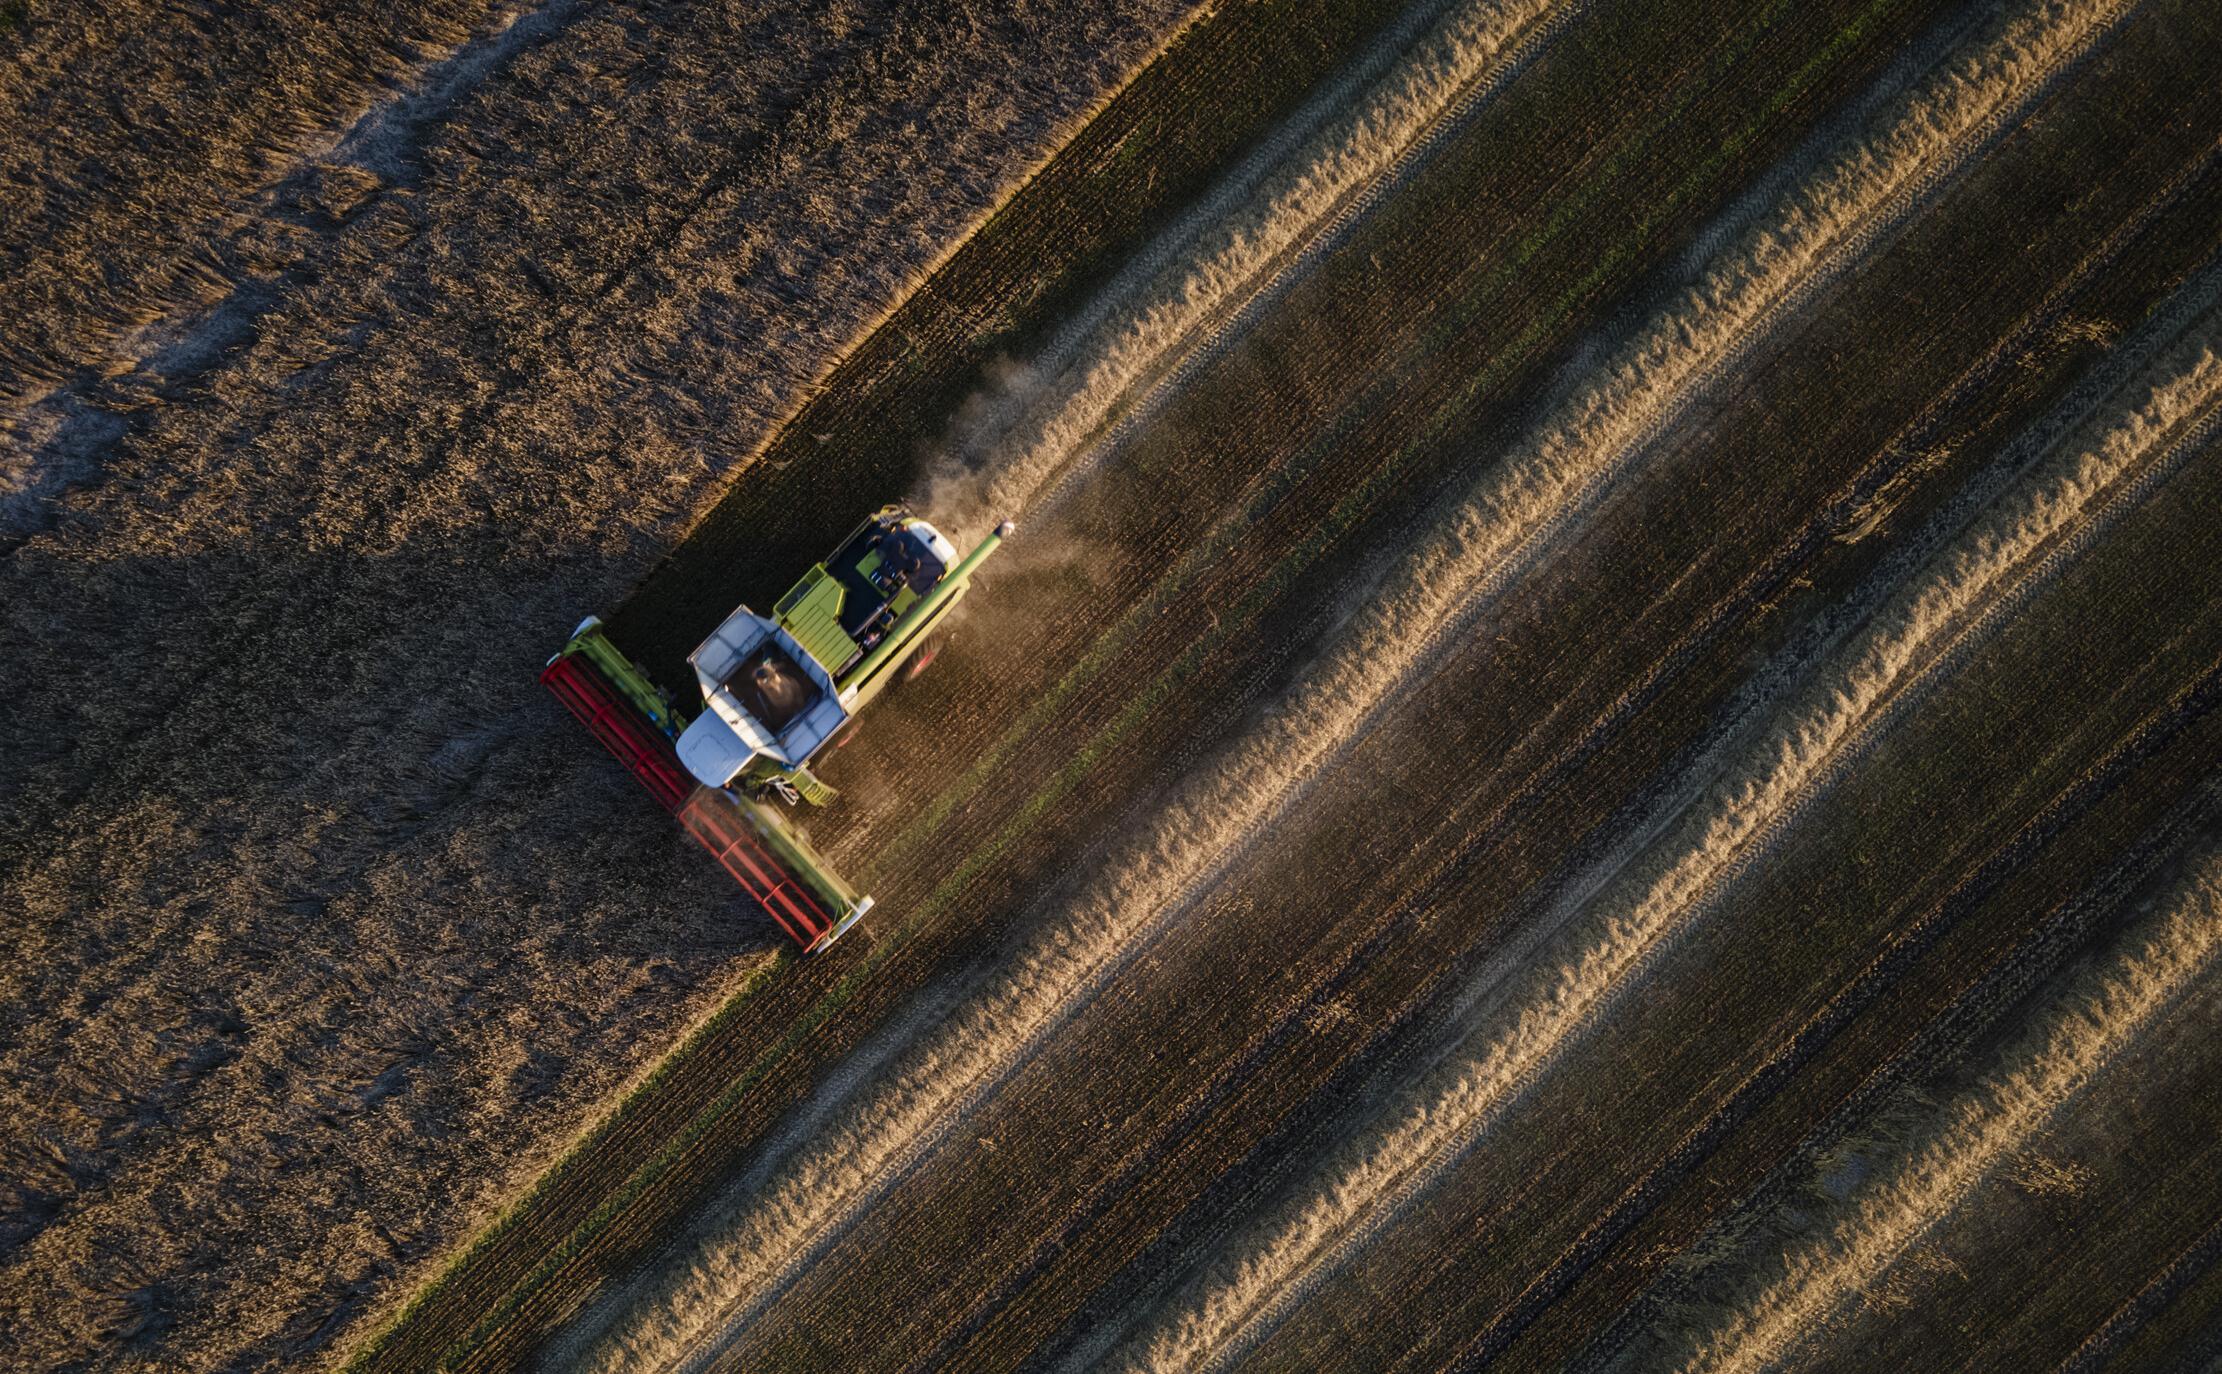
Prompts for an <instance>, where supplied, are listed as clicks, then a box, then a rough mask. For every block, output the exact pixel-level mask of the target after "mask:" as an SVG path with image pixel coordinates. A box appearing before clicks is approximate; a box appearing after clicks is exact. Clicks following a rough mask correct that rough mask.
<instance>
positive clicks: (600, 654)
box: [540, 506, 1012, 952]
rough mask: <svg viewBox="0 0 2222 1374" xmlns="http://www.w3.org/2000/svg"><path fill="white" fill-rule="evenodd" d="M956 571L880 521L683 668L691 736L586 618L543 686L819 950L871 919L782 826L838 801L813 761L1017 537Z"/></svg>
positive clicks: (933, 543)
mask: <svg viewBox="0 0 2222 1374" xmlns="http://www.w3.org/2000/svg"><path fill="white" fill-rule="evenodd" d="M1011 529H1012V527H1011V525H1010V524H1009V523H1008V522H1005V523H1004V524H1003V525H1002V526H1000V527H999V528H997V530H996V531H995V533H993V534H991V535H989V536H988V537H987V538H986V539H984V540H982V541H981V542H980V544H979V546H978V547H977V548H975V549H973V550H972V552H971V553H970V554H968V555H966V556H965V558H964V559H963V560H961V561H959V560H958V558H957V556H956V549H955V547H954V546H952V545H951V544H950V542H949V541H948V539H947V538H945V537H944V536H943V535H942V534H941V532H940V531H939V530H936V529H935V528H934V527H933V526H932V525H929V524H927V523H926V522H925V521H923V520H921V519H918V518H917V517H916V516H914V515H912V514H911V513H910V512H909V511H908V510H907V509H905V508H903V507H901V506H888V507H886V508H885V509H883V510H881V511H879V512H878V513H876V514H874V515H873V516H872V517H871V518H870V519H868V520H866V521H865V522H864V523H863V524H862V525H861V526H859V527H858V528H857V530H856V531H855V533H853V534H851V535H850V536H849V537H848V538H847V539H845V540H843V541H842V542H841V544H840V546H839V547H838V548H836V549H835V550H834V552H833V555H832V556H831V557H829V558H828V559H826V561H825V562H823V563H819V564H816V565H814V566H813V567H811V569H810V570H809V571H808V572H806V573H804V574H803V577H802V580H801V581H799V582H797V583H796V584H795V585H794V586H793V587H792V588H791V589H789V591H788V592H787V594H786V595H785V596H782V597H781V598H780V599H779V600H778V602H777V603H775V604H774V606H773V607H772V613H771V614H770V615H768V616H766V615H759V614H757V613H756V612H755V611H753V610H751V609H749V608H748V607H747V606H742V607H740V608H738V609H736V610H735V611H734V612H733V613H732V614H731V615H729V616H727V617H726V618H725V620H724V621H723V622H722V623H720V624H719V625H718V626H717V628H716V629H714V630H712V631H711V632H710V636H709V638H707V639H705V640H703V641H702V643H701V644H700V645H699V646H698V647H697V648H696V649H695V651H694V652H693V653H692V654H689V655H688V656H687V662H688V665H689V666H690V667H692V668H693V669H694V675H695V684H696V686H697V687H698V688H699V689H700V692H701V697H702V702H703V705H704V707H705V709H704V710H703V711H702V713H701V714H700V715H698V716H697V717H695V719H694V721H693V722H692V723H691V724H690V723H688V722H687V720H686V719H685V717H684V716H682V715H681V714H680V713H679V712H678V711H677V710H675V709H673V706H672V701H671V697H670V695H669V694H668V693H666V692H664V691H663V690H661V689H660V688H658V687H657V686H656V685H655V684H654V683H652V682H650V681H649V680H648V678H647V676H646V675H645V674H644V673H642V672H641V671H640V669H639V668H638V667H636V666H635V665H634V664H633V663H632V661H631V660H630V659H628V658H626V657H625V655H624V654H623V653H621V652H620V651H619V650H618V648H617V646H616V645H615V644H613V643H612V642H611V641H610V639H609V637H608V635H607V634H606V633H605V632H604V628H603V626H602V622H601V621H600V620H598V619H595V618H592V617H590V618H588V619H587V621H586V622H585V623H583V624H581V625H580V626H579V628H578V629H577V630H576V631H574V632H573V634H572V636H571V640H570V642H569V643H568V644H566V645H565V646H564V647H563V651H562V652H561V653H558V654H557V655H556V656H555V657H554V658H552V659H550V660H549V661H548V666H547V667H546V668H545V669H544V670H542V672H541V674H540V680H541V681H542V682H544V683H546V684H547V685H548V687H549V689H550V690H552V691H553V692H555V694H556V695H557V696H558V697H559V698H561V699H562V700H563V702H564V704H565V705H566V706H568V707H570V709H571V711H572V713H573V714H574V715H576V716H578V717H579V719H580V720H581V721H583V722H585V724H586V726H587V728H588V729H590V730H592V731H593V732H594V734H595V735H596V737H597V738H599V739H601V740H602V742H603V743H604V744H605V745H607V746H608V747H609V748H610V750H611V752H613V753H615V754H616V755H617V756H618V757H619V758H620V759H622V760H624V762H625V763H626V765H627V766H628V767H630V768H631V769H632V770H633V772H634V774H635V775H636V776H638V777H639V778H640V779H641V781H642V782H644V783H645V784H647V786H648V789H649V791H650V792H651V793H652V794H653V795H654V796H655V797H656V799H657V800H658V801H660V802H662V803H663V804H664V806H665V807H666V808H668V809H669V810H671V811H673V812H674V813H675V814H677V815H678V817H679V819H680V821H681V822H682V823H683V824H684V825H685V826H686V828H687V830H688V832H689V833H691V834H692V835H694V836H695V838H696V839H698V840H700V841H701V842H702V843H703V845H704V846H705V847H706V848H708V849H709V850H710V852H711V853H712V854H715V855H716V856H717V858H718V861H719V862H720V863H721V864H723V865H724V866H725V868H726V870H727V871H728V872H730V873H731V874H732V875H733V876H734V877H735V878H736V879H738V880H739V881H740V883H741V885H742V886H743V887H744V888H746V889H748V891H749V892H750V894H751V895H753V896H754V897H756V899H757V900H758V901H759V902H760V903H762V904H763V906H764V907H765V908H766V909H767V910H768V911H770V912H771V914H772V915H773V917H774V918H775V919H777V920H778V921H779V923H780V924H781V925H782V926H783V927H785V928H786V930H787V932H788V933H789V934H790V935H792V936H793V937H794V938H795V939H796V940H797V941H798V942H800V943H801V944H802V945H803V946H804V947H805V948H806V949H807V950H809V951H812V952H815V951H817V950H820V949H823V948H825V947H826V946H827V945H830V944H832V943H833V941H834V940H836V939H838V938H839V937H840V935H841V933H842V932H843V931H845V930H847V929H848V928H849V927H850V926H851V925H853V924H855V922H856V920H857V918H858V917H860V916H862V915H863V914H864V913H865V912H866V911H867V910H869V909H870V908H871V905H872V899H871V898H869V897H860V896H858V895H857V893H856V892H855V891H854V889H852V888H851V887H850V886H849V885H848V884H847V883H846V882H845V881H843V880H842V878H841V877H840V875H839V874H837V873H835V872H834V871H833V869H832V868H831V867H830V866H829V865H828V864H827V863H826V862H825V860H824V859H823V858H822V857H820V856H819V855H818V853H817V852H816V851H815V850H813V849H812V848H811V847H810V845H809V843H808V841H807V840H805V839H804V838H803V836H802V834H801V833H800V832H799V831H798V830H797V829H796V828H795V827H794V826H793V824H792V823H791V822H789V821H788V820H787V819H786V818H785V816H784V815H783V814H782V813H783V811H784V809H785V807H786V806H789V805H794V804H797V803H802V802H808V803H810V804H812V805H818V806H823V805H825V804H826V803H828V802H830V801H832V800H833V798H834V795H835V793H834V790H833V789H832V788H831V787H828V786H827V785H826V784H824V783H823V782H820V781H819V780H818V778H817V775H816V774H814V773H812V772H811V771H810V760H811V759H812V757H813V756H815V755H816V754H818V753H819V752H820V751H821V750H823V749H824V748H825V747H826V745H827V744H828V743H829V742H831V741H832V740H833V739H834V738H835V737H836V736H837V735H839V734H840V733H841V732H842V731H843V730H844V729H846V728H847V727H848V725H849V723H850V721H851V720H853V719H854V718H855V716H856V714H857V713H858V712H859V711H861V710H863V709H864V706H865V705H866V704H867V703H868V702H870V701H871V700H872V698H873V697H875V696H877V695H878V694H879V692H880V691H881V690H882V689H883V688H884V687H886V685H887V684H888V682H890V681H891V680H893V678H894V677H895V676H896V670H897V669H899V668H900V667H901V666H902V664H903V663H904V662H905V661H906V660H908V659H909V658H910V657H912V656H913V655H914V654H915V653H916V651H917V650H918V649H919V648H920V647H921V646H922V645H923V644H924V643H925V641H926V639H927V637H928V636H929V635H931V634H932V633H933V631H934V630H935V629H937V628H939V627H940V626H941V625H942V624H943V623H945V622H946V620H947V617H948V615H949V612H950V610H951V609H952V608H953V607H955V605H956V604H957V602H958V600H959V599H961V598H962V597H963V596H964V594H965V592H966V591H967V590H969V588H970V585H971V580H972V575H973V573H974V572H976V571H977V570H978V569H979V566H980V564H981V563H982V562H984V561H985V560H986V559H987V557H988V555H989V554H991V553H993V552H994V551H995V549H996V547H997V546H998V545H1000V544H1001V543H1002V541H1003V539H1004V538H1005V537H1006V536H1008V535H1009V534H1010V533H1011Z"/></svg>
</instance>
